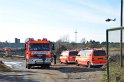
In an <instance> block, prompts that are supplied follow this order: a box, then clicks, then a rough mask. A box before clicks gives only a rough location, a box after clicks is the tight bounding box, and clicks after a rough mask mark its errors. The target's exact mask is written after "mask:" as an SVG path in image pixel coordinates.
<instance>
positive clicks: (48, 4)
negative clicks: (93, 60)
mask: <svg viewBox="0 0 124 82" xmlns="http://www.w3.org/2000/svg"><path fill="white" fill-rule="evenodd" d="M120 1H121V0H0V29H1V33H0V41H6V40H7V41H9V42H14V38H19V39H21V42H24V41H25V39H26V38H28V37H33V38H35V39H38V38H44V37H45V38H48V39H49V40H52V41H57V40H59V39H61V38H63V37H67V38H68V39H69V42H72V41H75V33H74V32H75V30H77V32H78V33H77V42H80V41H81V39H82V38H85V39H86V40H87V41H89V40H96V41H100V42H101V41H105V40H106V38H105V36H106V35H105V32H106V29H108V28H112V27H118V26H120V4H121V2H120ZM107 18H112V19H114V18H116V21H115V22H113V21H111V22H105V20H106V19H107Z"/></svg>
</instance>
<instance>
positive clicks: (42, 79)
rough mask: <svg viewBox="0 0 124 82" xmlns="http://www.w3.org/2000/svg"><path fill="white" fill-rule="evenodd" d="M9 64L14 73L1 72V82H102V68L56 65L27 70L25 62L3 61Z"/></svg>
mask: <svg viewBox="0 0 124 82" xmlns="http://www.w3.org/2000/svg"><path fill="white" fill-rule="evenodd" d="M3 61H5V62H6V63H8V62H9V64H10V65H11V67H12V69H13V71H11V72H0V82H100V79H101V78H102V74H103V73H102V71H101V69H100V68H86V67H83V66H76V65H74V64H69V65H65V64H56V65H52V66H51V67H50V69H43V68H40V67H35V68H32V69H26V68H25V63H24V60H20V61H19V60H16V59H13V60H10V61H11V62H10V61H9V59H7V61H6V60H3Z"/></svg>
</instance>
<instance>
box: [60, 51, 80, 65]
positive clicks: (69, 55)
mask: <svg viewBox="0 0 124 82" xmlns="http://www.w3.org/2000/svg"><path fill="white" fill-rule="evenodd" d="M77 54H78V51H76V50H66V51H63V52H62V53H61V55H60V63H66V64H68V63H75V57H76V55H77Z"/></svg>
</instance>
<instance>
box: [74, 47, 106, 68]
mask: <svg viewBox="0 0 124 82" xmlns="http://www.w3.org/2000/svg"><path fill="white" fill-rule="evenodd" d="M106 60H107V55H106V52H105V50H103V49H89V50H81V51H79V53H78V55H77V56H76V58H75V62H76V64H77V65H86V66H87V67H89V68H90V67H91V66H100V67H101V66H102V65H104V64H106Z"/></svg>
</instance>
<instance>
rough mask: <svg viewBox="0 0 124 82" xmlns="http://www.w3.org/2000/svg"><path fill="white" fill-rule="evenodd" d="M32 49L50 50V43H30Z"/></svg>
mask: <svg viewBox="0 0 124 82" xmlns="http://www.w3.org/2000/svg"><path fill="white" fill-rule="evenodd" d="M30 50H31V51H44V50H45V51H48V50H50V47H49V44H45V43H44V44H39V43H37V44H30Z"/></svg>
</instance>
